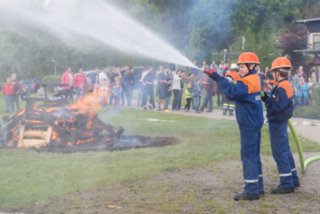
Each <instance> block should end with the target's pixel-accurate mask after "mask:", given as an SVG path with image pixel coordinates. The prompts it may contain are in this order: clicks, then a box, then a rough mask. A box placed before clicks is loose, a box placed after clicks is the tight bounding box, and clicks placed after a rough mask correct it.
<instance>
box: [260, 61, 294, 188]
mask: <svg viewBox="0 0 320 214" xmlns="http://www.w3.org/2000/svg"><path fill="white" fill-rule="evenodd" d="M291 67H292V66H291V62H290V60H289V59H287V58H286V57H278V58H276V59H275V60H274V61H273V62H272V68H271V71H272V72H273V75H274V79H275V80H276V81H277V85H276V86H275V87H274V88H273V89H272V90H271V94H270V96H268V94H267V93H265V92H262V93H261V95H262V100H263V101H264V102H265V105H266V109H267V119H268V125H269V134H270V141H271V149H272V156H273V158H274V160H275V161H276V163H277V168H278V172H279V177H280V184H279V185H278V187H277V188H275V189H273V190H271V193H273V194H286V193H292V192H294V189H295V187H299V186H300V182H299V178H298V176H297V171H296V167H295V163H294V159H293V157H292V153H291V151H290V146H289V140H288V131H287V129H288V120H289V118H291V117H292V113H293V109H294V104H293V90H292V87H291V84H290V82H289V81H288V74H289V71H290V69H291Z"/></svg>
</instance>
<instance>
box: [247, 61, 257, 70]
mask: <svg viewBox="0 0 320 214" xmlns="http://www.w3.org/2000/svg"><path fill="white" fill-rule="evenodd" d="M250 65H251V64H248V63H246V66H247V68H248V71H249V72H250V71H253V70H254V69H255V68H256V65H255V66H254V67H253V69H250Z"/></svg>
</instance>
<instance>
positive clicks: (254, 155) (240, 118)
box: [204, 52, 264, 201]
mask: <svg viewBox="0 0 320 214" xmlns="http://www.w3.org/2000/svg"><path fill="white" fill-rule="evenodd" d="M259 64H260V61H259V58H258V56H257V55H256V54H255V53H252V52H244V53H242V54H240V56H239V59H238V66H239V74H240V76H241V79H240V80H238V81H236V82H230V81H228V79H227V78H225V77H222V76H220V75H219V74H218V73H216V72H210V71H204V72H205V73H206V74H208V75H209V76H210V78H212V79H213V80H215V81H216V82H217V85H218V87H219V88H220V90H221V92H222V94H224V95H226V96H228V98H229V99H231V100H234V101H235V102H236V119H237V123H238V126H239V129H240V144H241V151H240V153H241V161H242V167H243V177H244V190H243V192H242V193H240V194H237V195H235V196H234V198H233V199H234V200H236V201H239V200H257V199H259V198H260V195H261V194H263V193H264V187H263V177H262V166H261V159H260V141H261V127H262V125H263V110H262V102H261V94H260V93H261V86H260V78H259V76H258V75H257V71H256V66H257V65H259Z"/></svg>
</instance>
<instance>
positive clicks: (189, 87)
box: [184, 82, 193, 111]
mask: <svg viewBox="0 0 320 214" xmlns="http://www.w3.org/2000/svg"><path fill="white" fill-rule="evenodd" d="M184 94H185V95H184V96H185V98H186V101H187V103H186V105H185V106H184V110H185V111H189V110H190V105H191V100H192V97H193V87H192V82H188V85H187V88H186V90H185V92H184Z"/></svg>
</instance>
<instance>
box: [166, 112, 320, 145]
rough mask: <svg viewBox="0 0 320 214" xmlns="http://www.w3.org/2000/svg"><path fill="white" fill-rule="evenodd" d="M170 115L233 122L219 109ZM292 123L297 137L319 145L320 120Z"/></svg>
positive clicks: (296, 119)
mask: <svg viewBox="0 0 320 214" xmlns="http://www.w3.org/2000/svg"><path fill="white" fill-rule="evenodd" d="M170 113H174V114H182V115H190V116H198V117H206V118H212V119H224V120H235V116H224V115H222V110H219V109H218V110H214V111H213V112H208V113H207V112H203V113H194V112H184V111H170ZM292 123H293V125H294V127H295V129H296V131H297V133H298V134H299V135H301V136H302V137H304V138H307V139H309V140H312V141H314V142H316V143H319V144H320V120H311V119H305V118H292Z"/></svg>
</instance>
